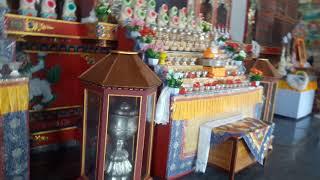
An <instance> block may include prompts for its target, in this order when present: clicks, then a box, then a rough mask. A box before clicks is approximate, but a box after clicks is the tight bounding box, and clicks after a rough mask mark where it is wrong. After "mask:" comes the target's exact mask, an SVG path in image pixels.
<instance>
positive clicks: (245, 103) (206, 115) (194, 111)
mask: <svg viewBox="0 0 320 180" xmlns="http://www.w3.org/2000/svg"><path fill="white" fill-rule="evenodd" d="M260 102H262V89H257V90H255V91H249V92H242V93H237V94H230V95H218V96H212V97H199V98H196V99H190V100H177V101H175V102H173V105H172V115H171V117H172V120H196V119H199V118H201V119H212V117H213V116H214V115H215V114H218V113H226V112H230V113H233V112H240V113H241V112H242V111H241V109H242V107H250V106H251V107H252V106H253V105H255V104H257V103H260Z"/></svg>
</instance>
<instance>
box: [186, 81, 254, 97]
mask: <svg viewBox="0 0 320 180" xmlns="http://www.w3.org/2000/svg"><path fill="white" fill-rule="evenodd" d="M249 86H251V83H250V82H248V81H244V82H238V83H234V84H203V85H201V84H194V85H193V86H192V87H191V86H189V87H182V88H181V89H180V94H182V95H184V94H193V93H206V92H207V93H213V92H218V91H223V90H232V89H235V88H245V87H249Z"/></svg>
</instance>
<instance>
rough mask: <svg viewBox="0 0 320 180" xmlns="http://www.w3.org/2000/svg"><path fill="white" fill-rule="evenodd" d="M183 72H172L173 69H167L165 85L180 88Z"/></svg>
mask: <svg viewBox="0 0 320 180" xmlns="http://www.w3.org/2000/svg"><path fill="white" fill-rule="evenodd" d="M182 77H183V73H180V72H173V70H169V71H168V73H167V76H166V80H167V85H168V86H169V87H171V88H180V87H181V85H182V83H183V81H182Z"/></svg>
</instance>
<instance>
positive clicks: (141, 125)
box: [80, 51, 161, 180]
mask: <svg viewBox="0 0 320 180" xmlns="http://www.w3.org/2000/svg"><path fill="white" fill-rule="evenodd" d="M137 77H138V78H137ZM80 79H81V80H82V82H83V83H84V85H85V103H84V120H83V144H82V166H81V178H82V179H97V180H103V179H108V180H109V179H110V180H115V179H126V180H129V179H150V178H151V176H150V164H151V154H152V139H153V124H154V114H155V113H154V111H155V98H156V90H157V87H158V86H160V85H161V81H160V79H159V78H158V77H157V76H156V75H155V74H154V73H153V72H152V71H151V70H150V69H149V67H148V66H147V65H145V64H144V63H143V61H142V60H141V59H140V57H139V56H138V55H137V53H134V52H121V51H114V52H112V53H111V54H109V55H107V56H106V57H105V58H103V59H102V60H100V61H99V62H98V63H96V64H95V65H94V66H92V67H91V68H90V69H89V70H88V71H86V72H84V73H83V74H82V75H81V76H80Z"/></svg>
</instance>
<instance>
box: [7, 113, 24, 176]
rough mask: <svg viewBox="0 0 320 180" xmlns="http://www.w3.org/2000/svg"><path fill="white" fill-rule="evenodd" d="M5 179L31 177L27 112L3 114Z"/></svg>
mask: <svg viewBox="0 0 320 180" xmlns="http://www.w3.org/2000/svg"><path fill="white" fill-rule="evenodd" d="M2 122H3V123H4V125H3V134H4V138H3V139H4V149H3V150H4V164H5V179H17V180H18V179H21V180H27V179H29V169H28V162H29V139H28V137H29V134H28V128H27V112H14V113H8V114H5V115H4V116H3V121H2Z"/></svg>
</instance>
